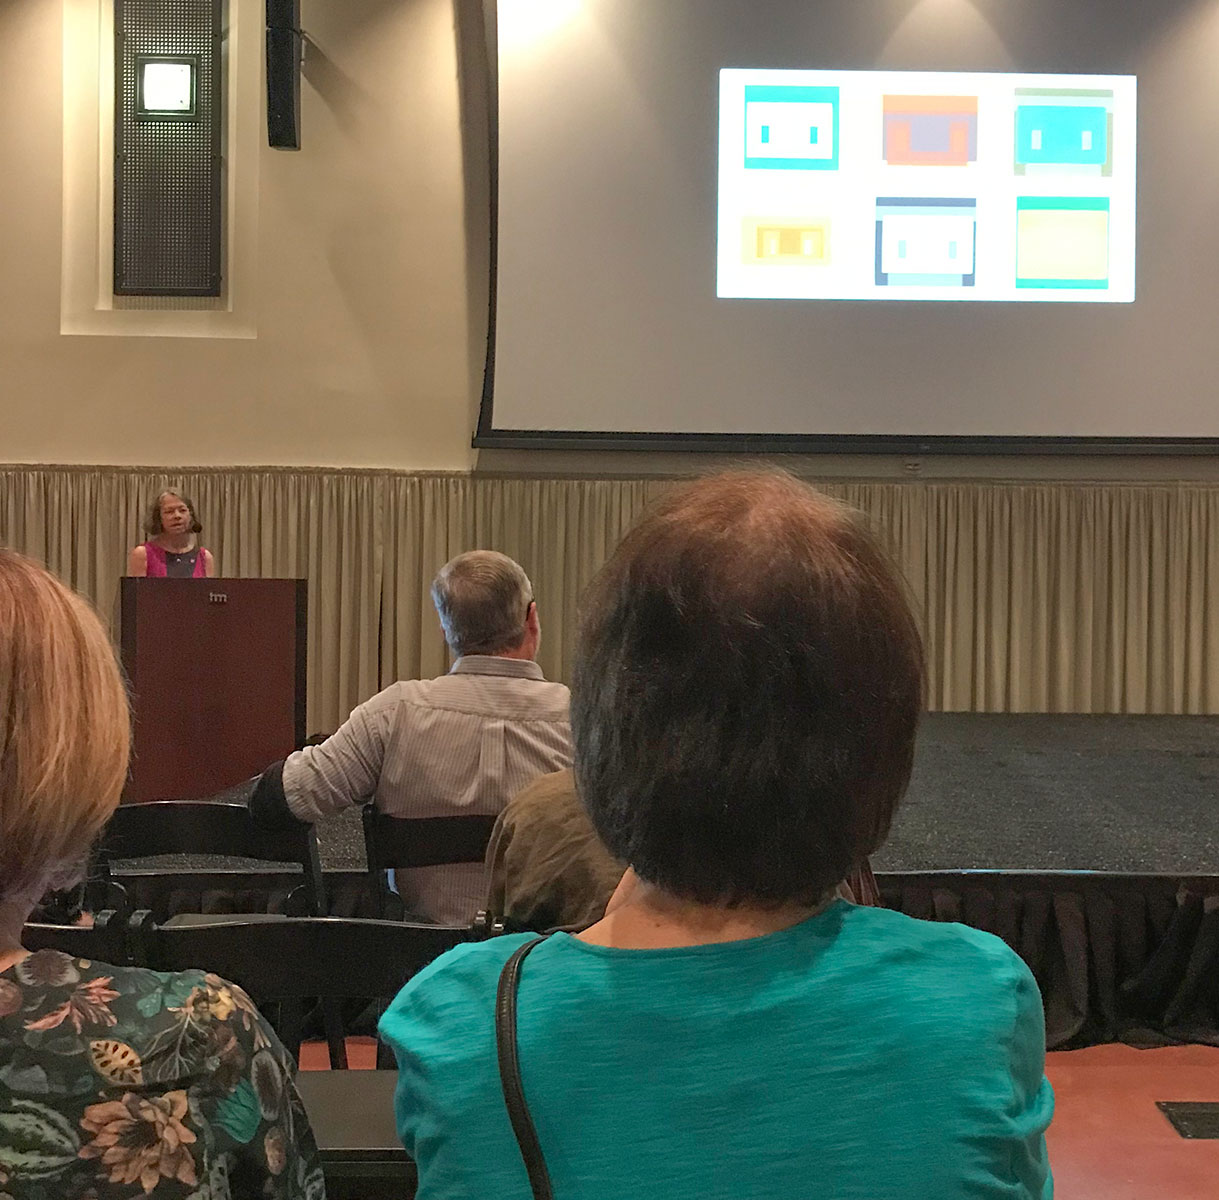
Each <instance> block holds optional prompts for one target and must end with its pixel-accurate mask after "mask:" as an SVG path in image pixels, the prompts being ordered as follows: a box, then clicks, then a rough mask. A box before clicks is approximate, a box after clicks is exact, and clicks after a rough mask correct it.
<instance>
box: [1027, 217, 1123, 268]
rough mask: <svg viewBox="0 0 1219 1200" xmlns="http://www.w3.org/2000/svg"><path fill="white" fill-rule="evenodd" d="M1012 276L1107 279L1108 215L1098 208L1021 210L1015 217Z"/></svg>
mask: <svg viewBox="0 0 1219 1200" xmlns="http://www.w3.org/2000/svg"><path fill="white" fill-rule="evenodd" d="M1016 276H1017V278H1019V279H1107V278H1108V277H1109V214H1108V213H1107V212H1103V211H1100V210H1098V209H1067V208H1031V209H1030V208H1026V209H1022V210H1021V211H1020V213H1019V214H1018V215H1017V218H1016Z"/></svg>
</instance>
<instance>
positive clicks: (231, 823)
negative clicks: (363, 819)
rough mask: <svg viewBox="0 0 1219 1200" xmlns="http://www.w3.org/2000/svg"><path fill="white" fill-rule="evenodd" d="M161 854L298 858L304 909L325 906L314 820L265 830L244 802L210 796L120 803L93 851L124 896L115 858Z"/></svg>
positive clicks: (313, 911) (97, 868) (98, 869)
mask: <svg viewBox="0 0 1219 1200" xmlns="http://www.w3.org/2000/svg"><path fill="white" fill-rule="evenodd" d="M159 854H191V855H200V854H205V855H214V856H216V857H221V858H251V859H257V860H259V861H261V862H280V863H298V864H299V865H300V867H301V870H302V872H303V873H304V881H303V907H304V909H305V911H307V912H308V913H309V915H311V916H316V915H318V914H320V913H323V912H325V910H326V892H325V885H324V884H323V882H322V863H321V858H320V856H319V854H318V848H317V835H316V834H315V832H314V829H313V826H312V825H301V826H298V827H296V828H292V829H284V830H278V829H276V830H269V829H263V828H261V827H260V826H258V825H256V824H255V823H254V821H253V820H252V819H251V817H250V813H249V810H248V809H247V808H246V806H245V805H244V804H225V803H218V802H212V801H210V800H152V801H149V802H147V803H143V804H121V805H119V807H118V808H117V809H116V810H115V813H114V816H113V817H111V819H110V822H109V824H107V826H106V828H105V830H104V831H103V833H102V836H101V840H100V842H99V843H98V845H97V847H96V849H95V851H94V858H93V864H94V871H93V872H92V873H94V874H96V875H98V876H100V877H101V879H103V880H104V881H105V882H106V883H107V884H110V886H111V888H113V889H115V890H117V891H118V893H119V894H120V895H121V896H122V897H123V898H124V899H125V897H126V893H125V891H123V890H122V889H121V888H119V887H118V885H115V884H114V883H113V879H112V873H111V864H112V863H113V862H114V861H115V860H116V859H132V858H150V857H152V856H154V855H159ZM298 890H300V889H298Z"/></svg>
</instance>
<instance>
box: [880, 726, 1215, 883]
mask: <svg viewBox="0 0 1219 1200" xmlns="http://www.w3.org/2000/svg"><path fill="white" fill-rule="evenodd" d="M873 865H874V866H875V868H876V870H878V871H891V872H902V871H926V870H964V869H978V870H994V871H1004V870H1035V871H1121V872H1134V873H1138V874H1148V875H1194V874H1199V875H1215V874H1219V717H1169V716H1089V715H1082V714H1070V715H1044V714H1007V713H931V714H928V716H927V717H926V718H925V719H924V724H923V726H922V729H921V730H920V733H919V740H918V746H917V749H916V754H915V767H914V776H913V778H912V780H911V783H910V791H909V793H908V794H907V796H906V799H905V801H904V803H903V805H902V807H901V809H900V810H899V811H898V815H897V819H896V821H895V822H894V825H893V832H892V834H891V835H890V837H889V840H888V842H887V843H886V844H885V846H884V847H883V848H882V849H881V851H880V853H879V854H877V855H876V856H875V858H874V860H873Z"/></svg>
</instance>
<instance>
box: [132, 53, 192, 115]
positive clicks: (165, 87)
mask: <svg viewBox="0 0 1219 1200" xmlns="http://www.w3.org/2000/svg"><path fill="white" fill-rule="evenodd" d="M139 73H140V77H139V110H140V112H141V113H147V114H149V115H151V116H155V115H159V114H165V115H174V116H189V115H190V114H192V113H193V112H194V111H195V67H194V64H193V63H190V62H183V61H181V60H166V59H155V58H146V59H142V60H141V61H140V63H139Z"/></svg>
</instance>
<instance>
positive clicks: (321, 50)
mask: <svg viewBox="0 0 1219 1200" xmlns="http://www.w3.org/2000/svg"><path fill="white" fill-rule="evenodd" d="M69 2H75V0H69ZM231 2H232V3H235V4H252V5H254V7H255V8H258V7H260V5H261V0H231ZM455 7H456V3H455V2H451V0H342V2H341V3H340V2H333V3H332V2H330V0H324V2H318V3H310V4H308V5H307V6H306V11H305V25H306V29H307V32H308V33H309V35H310V36H311V39H312V42H313V45H312V46H311V47H310V49H309V52H308V54H307V57H306V66H305V81H304V86H303V98H302V106H303V125H304V147H305V148H304V150H303V151H302V152H301V153H299V154H291V153H279V152H275V151H272V150H269V149H267V148H266V147H265V145H262V142H263V140H264V139H262V138H261V137H259V138H258V143H259V150H258V161H257V163H256V164H255V165H256V167H257V174H258V196H259V200H258V205H257V246H258V249H257V256H256V257H257V262H256V263H255V264H253V267H254V270H253V271H252V272H250V274H249V278H251V279H252V280H253V281H254V288H255V295H254V310H255V318H256V322H257V337H256V338H255V339H252V340H247V339H240V338H214V337H199V338H175V337H113V336H84V335H73V336H63V335H61V333H60V272H61V250H60V248H61V244H62V228H61V210H62V178H63V175H62V169H61V129H62V122H63V101H62V96H63V86H62V84H63V80H62V70H61V62H62V40H63V15H62V14H63V0H0V111H2V112H4V113H5V120H4V122H3V123H0V162H3V163H4V164H5V169H4V171H3V172H0V247H2V248H3V264H4V265H3V269H2V270H0V462H14V463H38V462H47V463H68V464H71V463H97V464H147V465H185V464H192V465H200V466H243V465H250V464H268V465H289V466H291V465H297V466H302V465H317V466H330V467H351V466H361V467H363V466H369V467H372V466H376V467H389V468H398V469H404V470H466V469H468V468H470V467H471V466H474V465H477V467H478V468H479V469H480V470H486V471H507V472H521V471H525V472H530V473H534V474H539V475H544V476H545V475H565V474H572V473H574V474H588V475H607V474H648V473H653V472H663V473H674V472H676V473H682V472H687V471H691V470H698V469H703V468H706V467H709V466H711V465H713V464H715V463H718V462H721V461H723V460H722V459H713V458H709V457H703V456H696V455H672V454H660V455H656V454H651V455H648V454H596V453H582V454H574V453H559V452H555V453H538V454H528V453H520V452H504V451H500V452H494V453H492V452H484V453H482V454H481V455H477V456H476V455H474V454H473V453H472V451H471V450H470V448H469V442H470V431H471V429H472V428H473V424H474V420H475V416H476V412H477V396H478V392H479V390H480V386H481V344H482V337H483V313H484V310H485V295H486V263H485V259H486V248H485V241H484V233H483V231H484V230H485V228H486V220H487V218H486V180H485V174H484V168H483V166H482V163H483V155H484V144H485V141H484V139H485V131H484V128H483V125H482V121H481V120H480V119H479V117H478V116H477V115H475V116H474V118H473V119H472V120H467V125H466V146H467V155H466V158H465V162H464V165H463V153H462V137H461V129H462V118H461V105H460V90H459V83H458V79H459V58H458V53H457V38H456V37H455V30H454V11H455ZM260 24H261V23H260V22H259V21H258V20H255V22H254V25H255V33H256V35H257V37H260V36H261V28H260ZM248 49H250V50H251V51H252V53H253V54H255V55H259V54H260V53H261V46H260V45H259V44H258V43H257V38H256V39H255V44H254V45H253V46H252V47H249V48H248ZM255 102H256V103H257V105H258V106H259V109H261V100H256V101H255ZM258 120H259V122H260V123H261V120H262V118H261V111H259V113H258ZM467 175H468V179H467ZM467 181H468V182H469V184H470V186H469V187H467ZM249 265H250V264H245V266H246V268H247V269H248V267H249ZM787 461H788V462H789V463H790V464H791V465H792V466H794V467H797V468H798V469H800V470H802V471H804V472H807V473H809V474H813V475H825V476H855V477H867V476H872V477H889V478H901V477H907V478H909V477H911V476H915V477H923V478H944V477H949V478H951V477H974V478H996V477H997V478H1029V477H1032V478H1043V479H1044V478H1093V479H1126V480H1147V479H1159V480H1164V479H1175V478H1188V479H1217V478H1219V463H1217V462H1216V460H1215V459H1213V458H1205V459H1201V458H1193V459H1164V458H1148V459H1129V458H1123V459H1103V458H1102V459H1087V458H1059V457H1055V458H1043V459H1034V458H1015V459H1011V458H985V459H984V458H971V457H945V458H927V459H922V460H908V459H904V458H901V457H896V456H857V457H841V458H831V457H820V458H804V459H799V460H790V459H789V460H787Z"/></svg>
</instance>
